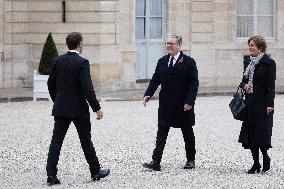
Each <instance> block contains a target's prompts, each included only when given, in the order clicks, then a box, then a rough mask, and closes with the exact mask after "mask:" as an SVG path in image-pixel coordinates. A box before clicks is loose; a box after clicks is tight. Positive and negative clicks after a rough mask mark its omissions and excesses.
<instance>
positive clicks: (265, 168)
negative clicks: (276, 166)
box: [262, 156, 270, 173]
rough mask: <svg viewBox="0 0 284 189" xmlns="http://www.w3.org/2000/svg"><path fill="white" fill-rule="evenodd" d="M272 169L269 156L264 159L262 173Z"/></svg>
mask: <svg viewBox="0 0 284 189" xmlns="http://www.w3.org/2000/svg"><path fill="white" fill-rule="evenodd" d="M269 169H270V158H269V156H267V157H263V169H262V172H263V173H264V172H266V171H268V170H269Z"/></svg>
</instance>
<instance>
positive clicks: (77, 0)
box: [0, 0, 284, 92]
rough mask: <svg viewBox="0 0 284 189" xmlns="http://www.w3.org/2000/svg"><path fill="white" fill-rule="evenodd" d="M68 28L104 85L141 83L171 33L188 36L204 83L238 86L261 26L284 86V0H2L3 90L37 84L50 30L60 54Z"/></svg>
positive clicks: (109, 87)
mask: <svg viewBox="0 0 284 189" xmlns="http://www.w3.org/2000/svg"><path fill="white" fill-rule="evenodd" d="M261 1H263V2H266V3H267V4H263V5H261V3H262V2H261ZM247 2H248V4H247ZM64 3H65V8H64V6H63V4H64ZM256 5H257V6H256ZM270 5H271V7H270ZM250 6H251V7H250ZM248 7H249V8H248ZM257 7H258V8H257ZM259 7H264V8H265V7H270V8H269V10H268V9H264V10H258V9H260V8H259ZM248 9H251V10H252V12H253V13H251V12H250V10H248ZM258 12H260V13H258ZM261 12H267V13H266V14H265V15H261ZM251 14H253V15H251ZM63 17H65V21H64V19H63ZM261 18H264V20H265V19H266V21H265V22H263V23H264V24H263V23H262V20H261ZM255 19H256V20H255ZM269 20H270V21H269ZM243 21H244V22H245V24H243ZM267 28H268V29H267ZM71 31H79V32H81V33H83V37H84V52H83V54H82V56H84V57H86V58H87V59H89V61H90V65H91V73H92V79H93V80H94V83H95V85H96V87H97V88H99V89H101V90H102V89H105V90H117V89H130V88H131V89H132V88H139V87H141V84H140V83H141V82H143V81H147V80H148V79H150V77H151V75H152V73H153V71H154V68H155V65H156V62H157V59H158V57H160V56H162V55H163V54H165V49H164V45H163V44H164V42H165V39H166V36H167V33H168V32H174V33H178V34H180V35H182V36H183V46H182V49H183V51H185V52H186V53H187V54H189V55H190V56H192V57H193V58H194V59H195V60H196V62H197V66H198V70H199V79H200V86H201V87H212V88H219V87H236V86H237V84H238V83H239V82H240V79H241V77H242V76H241V75H242V71H243V65H242V60H243V56H244V55H245V54H247V53H248V52H247V36H246V35H251V34H259V33H260V34H262V33H261V32H262V31H264V34H265V35H266V34H267V36H268V37H267V42H268V47H269V48H268V50H267V51H268V53H269V54H270V55H271V57H273V59H275V61H276V63H277V82H276V87H277V91H278V92H283V91H284V1H283V0H66V1H61V0H48V1H46V0H0V88H5V87H32V85H33V70H37V67H38V63H39V60H40V56H41V52H42V48H43V44H44V42H45V40H46V37H47V35H48V33H49V32H51V33H52V36H53V38H54V41H55V43H56V46H57V49H58V51H59V54H63V53H65V52H66V51H67V48H66V45H65V37H66V35H67V33H69V32H71ZM143 87H144V86H143Z"/></svg>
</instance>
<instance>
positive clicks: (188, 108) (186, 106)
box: [183, 104, 192, 111]
mask: <svg viewBox="0 0 284 189" xmlns="http://www.w3.org/2000/svg"><path fill="white" fill-rule="evenodd" d="M191 108H192V106H191V105H189V104H184V107H183V111H189V110H191Z"/></svg>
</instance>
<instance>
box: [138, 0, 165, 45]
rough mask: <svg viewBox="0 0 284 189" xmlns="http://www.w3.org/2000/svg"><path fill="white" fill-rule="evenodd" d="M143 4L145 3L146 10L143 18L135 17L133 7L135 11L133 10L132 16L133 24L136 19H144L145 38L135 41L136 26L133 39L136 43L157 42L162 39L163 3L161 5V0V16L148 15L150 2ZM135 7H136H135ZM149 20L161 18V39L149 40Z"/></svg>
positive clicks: (147, 0)
mask: <svg viewBox="0 0 284 189" xmlns="http://www.w3.org/2000/svg"><path fill="white" fill-rule="evenodd" d="M145 3H146V7H145V9H146V13H145V15H144V16H137V15H136V7H135V9H134V15H135V17H134V23H136V18H144V19H145V28H144V29H145V36H144V38H143V39H137V38H136V26H135V27H134V31H135V32H134V39H135V40H136V41H137V42H139V41H140V42H148V41H151V42H159V41H160V40H161V39H163V27H164V26H163V24H164V19H165V16H164V7H163V6H164V3H163V0H162V5H161V6H162V7H161V8H162V10H161V11H162V15H150V8H149V6H150V5H149V4H150V2H149V0H145ZM135 6H136V5H135ZM150 18H161V27H162V28H161V29H162V36H161V38H159V39H151V38H150V36H149V35H150V31H149V30H150Z"/></svg>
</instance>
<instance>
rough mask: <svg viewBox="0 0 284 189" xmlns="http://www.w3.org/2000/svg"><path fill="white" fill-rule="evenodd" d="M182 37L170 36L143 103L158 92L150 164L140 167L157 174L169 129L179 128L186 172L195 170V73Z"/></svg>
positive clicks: (196, 89)
mask: <svg viewBox="0 0 284 189" xmlns="http://www.w3.org/2000/svg"><path fill="white" fill-rule="evenodd" d="M181 44H182V37H181V36H178V35H176V34H169V36H168V39H167V42H166V46H167V51H168V55H166V56H164V57H162V58H161V59H159V60H158V63H157V66H156V69H155V73H154V74H153V77H152V79H151V81H150V83H149V86H148V88H147V90H146V92H145V94H144V98H143V100H144V101H143V103H144V106H146V103H147V102H148V101H149V99H150V98H151V97H152V96H153V95H154V93H155V91H156V90H157V88H158V86H159V85H161V90H160V93H159V109H158V131H157V137H156V147H155V149H154V151H153V155H152V161H151V162H150V163H144V164H143V167H146V168H149V169H153V170H155V171H160V170H161V166H160V162H161V159H162V155H163V150H164V147H165V144H166V140H167V136H168V132H169V130H170V127H174V128H181V131H182V134H183V138H184V142H185V151H186V158H187V161H186V164H185V166H184V168H185V169H192V168H194V167H195V153H196V150H195V136H194V132H193V128H192V126H194V125H195V114H194V105H195V99H196V96H197V91H198V85H199V81H198V71H197V68H196V63H195V61H194V59H193V58H191V57H189V56H187V55H185V54H184V53H183V52H182V51H180V48H181Z"/></svg>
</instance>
